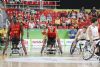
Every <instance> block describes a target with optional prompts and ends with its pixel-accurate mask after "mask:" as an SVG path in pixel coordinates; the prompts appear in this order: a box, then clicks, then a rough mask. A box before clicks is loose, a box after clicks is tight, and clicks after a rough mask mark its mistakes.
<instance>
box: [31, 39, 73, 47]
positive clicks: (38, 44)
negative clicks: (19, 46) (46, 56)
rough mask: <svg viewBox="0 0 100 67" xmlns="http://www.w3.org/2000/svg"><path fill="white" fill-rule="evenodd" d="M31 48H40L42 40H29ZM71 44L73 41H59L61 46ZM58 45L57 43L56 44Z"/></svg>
mask: <svg viewBox="0 0 100 67" xmlns="http://www.w3.org/2000/svg"><path fill="white" fill-rule="evenodd" d="M30 41H31V44H32V46H42V45H43V39H31V40H30ZM72 42H73V39H60V43H61V45H66V46H67V45H71V43H72ZM56 44H58V43H56Z"/></svg>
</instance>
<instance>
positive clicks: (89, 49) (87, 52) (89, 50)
mask: <svg viewBox="0 0 100 67" xmlns="http://www.w3.org/2000/svg"><path fill="white" fill-rule="evenodd" d="M94 52H95V48H94V47H93V46H90V44H88V45H86V46H85V47H84V48H83V53H82V56H83V59H84V60H89V59H91V58H92V57H93V56H94Z"/></svg>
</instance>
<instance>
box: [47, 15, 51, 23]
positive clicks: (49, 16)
mask: <svg viewBox="0 0 100 67" xmlns="http://www.w3.org/2000/svg"><path fill="white" fill-rule="evenodd" d="M47 21H50V22H51V21H52V16H51V14H48V15H47Z"/></svg>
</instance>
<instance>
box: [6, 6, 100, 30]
mask: <svg viewBox="0 0 100 67" xmlns="http://www.w3.org/2000/svg"><path fill="white" fill-rule="evenodd" d="M6 12H7V15H8V17H9V21H10V22H13V20H14V19H16V17H17V20H18V22H22V23H23V25H24V28H43V27H48V25H49V24H52V25H54V26H56V27H57V28H59V29H71V28H72V27H74V28H77V29H78V28H82V27H83V26H89V25H90V24H91V18H92V17H97V18H98V22H100V13H99V10H96V8H95V7H93V8H92V9H90V10H85V9H84V7H82V8H81V9H80V10H74V9H72V10H52V9H45V10H31V9H29V8H27V9H25V10H19V9H9V8H8V9H6Z"/></svg>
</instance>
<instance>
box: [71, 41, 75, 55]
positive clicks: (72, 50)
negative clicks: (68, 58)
mask: <svg viewBox="0 0 100 67" xmlns="http://www.w3.org/2000/svg"><path fill="white" fill-rule="evenodd" d="M75 48H76V43H75V42H73V43H72V45H71V47H70V54H71V55H72V54H73V53H74V51H75Z"/></svg>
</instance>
